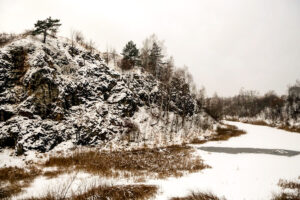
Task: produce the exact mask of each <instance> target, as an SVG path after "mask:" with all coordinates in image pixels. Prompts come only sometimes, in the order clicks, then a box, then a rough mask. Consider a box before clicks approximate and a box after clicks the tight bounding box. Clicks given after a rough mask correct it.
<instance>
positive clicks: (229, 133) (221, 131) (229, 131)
mask: <svg viewBox="0 0 300 200" xmlns="http://www.w3.org/2000/svg"><path fill="white" fill-rule="evenodd" d="M224 126H226V127H225V128H224V127H218V128H217V130H216V134H215V135H212V136H210V137H209V138H207V139H204V140H201V139H198V138H195V139H193V140H192V141H191V143H192V144H203V143H206V142H209V141H220V140H228V139H229V138H231V137H238V136H240V135H243V134H246V132H245V131H244V130H240V129H238V128H237V127H236V126H233V125H228V124H227V125H224Z"/></svg>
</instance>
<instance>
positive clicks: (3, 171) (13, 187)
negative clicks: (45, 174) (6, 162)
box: [0, 167, 41, 199]
mask: <svg viewBox="0 0 300 200" xmlns="http://www.w3.org/2000/svg"><path fill="white" fill-rule="evenodd" d="M40 174H41V171H40V170H38V169H37V168H35V167H31V168H29V169H24V168H19V167H5V168H0V198H3V199H4V198H9V197H11V196H13V195H16V194H18V193H20V192H21V191H22V189H23V188H25V187H28V185H29V184H30V182H31V181H32V180H33V179H34V178H35V177H37V176H38V175H40Z"/></svg>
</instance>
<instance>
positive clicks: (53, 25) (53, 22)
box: [32, 17, 61, 43]
mask: <svg viewBox="0 0 300 200" xmlns="http://www.w3.org/2000/svg"><path fill="white" fill-rule="evenodd" d="M59 21H60V20H59V19H51V17H48V18H47V19H45V20H38V21H37V22H36V23H35V24H34V27H35V29H34V30H33V32H32V34H33V35H39V34H41V33H42V34H44V39H43V43H45V42H46V37H47V35H49V33H48V31H50V32H52V33H54V34H55V33H56V32H57V29H58V27H59V26H61V24H59Z"/></svg>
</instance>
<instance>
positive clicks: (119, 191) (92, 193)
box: [28, 185, 158, 200]
mask: <svg viewBox="0 0 300 200" xmlns="http://www.w3.org/2000/svg"><path fill="white" fill-rule="evenodd" d="M157 190H158V188H157V187H156V186H153V185H124V186H123V185H120V186H118V185H116V186H98V187H93V188H91V189H89V190H87V191H86V192H84V193H82V194H78V195H72V196H71V197H68V198H63V199H65V200H71V199H72V200H86V199H93V200H96V199H99V200H124V199H128V200H146V199H149V198H151V197H153V196H154V195H155V194H156V193H157ZM56 199H61V198H58V197H57V196H56V194H48V195H46V196H45V197H41V198H29V199H28V200H56Z"/></svg>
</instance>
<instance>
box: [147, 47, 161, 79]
mask: <svg viewBox="0 0 300 200" xmlns="http://www.w3.org/2000/svg"><path fill="white" fill-rule="evenodd" d="M162 58H163V55H162V49H161V47H160V46H159V45H158V44H157V43H156V42H153V45H152V49H151V52H150V71H151V72H152V73H154V74H155V75H156V76H157V75H158V72H159V68H160V67H161V64H162Z"/></svg>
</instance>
